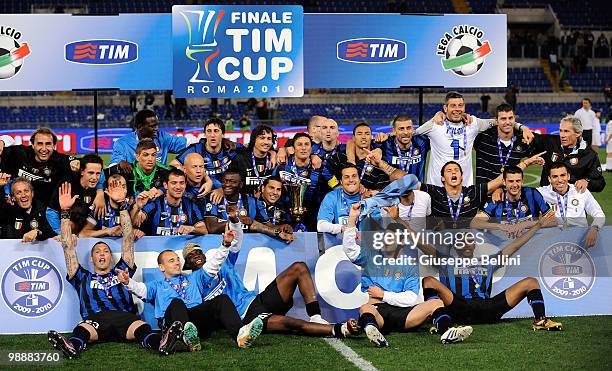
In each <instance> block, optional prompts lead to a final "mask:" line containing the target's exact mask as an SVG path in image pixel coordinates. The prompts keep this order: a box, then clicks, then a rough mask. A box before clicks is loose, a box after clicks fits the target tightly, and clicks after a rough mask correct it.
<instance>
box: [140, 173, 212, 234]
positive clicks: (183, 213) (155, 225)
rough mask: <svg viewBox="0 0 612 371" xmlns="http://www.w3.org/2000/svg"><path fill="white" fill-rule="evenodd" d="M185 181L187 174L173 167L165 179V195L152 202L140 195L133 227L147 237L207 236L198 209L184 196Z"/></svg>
mask: <svg viewBox="0 0 612 371" xmlns="http://www.w3.org/2000/svg"><path fill="white" fill-rule="evenodd" d="M185 179H186V178H185V173H183V172H182V171H181V170H178V169H175V168H171V169H170V171H169V172H168V175H167V176H166V179H165V180H164V188H165V189H166V194H165V195H163V196H161V197H158V198H156V199H155V200H153V201H149V202H147V200H148V197H147V196H144V195H142V194H141V195H139V196H138V198H137V199H136V203H135V205H134V207H133V208H132V212H131V216H132V220H133V221H134V225H136V226H138V227H139V229H140V230H141V231H143V232H144V233H145V234H146V235H147V236H175V235H187V234H206V233H208V231H207V230H206V225H205V223H204V218H203V217H202V214H201V213H200V210H199V208H198V207H197V205H196V204H195V203H194V202H193V201H192V200H190V199H189V198H187V197H185V196H184V194H185V187H186V181H185Z"/></svg>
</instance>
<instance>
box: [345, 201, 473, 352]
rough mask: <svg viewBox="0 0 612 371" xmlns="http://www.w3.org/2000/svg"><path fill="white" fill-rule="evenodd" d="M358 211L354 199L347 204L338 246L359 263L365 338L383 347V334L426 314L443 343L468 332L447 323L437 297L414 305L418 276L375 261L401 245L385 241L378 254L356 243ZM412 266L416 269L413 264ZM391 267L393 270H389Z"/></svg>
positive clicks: (416, 321) (421, 320)
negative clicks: (364, 301) (364, 297)
mask: <svg viewBox="0 0 612 371" xmlns="http://www.w3.org/2000/svg"><path fill="white" fill-rule="evenodd" d="M360 212H361V207H360V205H359V204H358V203H355V204H353V205H351V210H350V213H349V220H348V225H347V229H346V230H345V231H344V236H343V238H342V248H343V249H344V252H345V254H346V255H347V256H348V258H349V259H350V260H351V261H352V262H353V263H355V264H358V265H360V266H361V267H362V274H361V289H362V290H364V291H367V293H368V296H369V298H368V303H367V304H363V305H362V306H361V307H360V308H359V314H360V317H359V325H360V326H361V327H362V328H363V330H364V331H365V333H366V336H367V337H368V339H370V341H371V342H372V343H373V344H374V345H376V346H378V347H386V346H388V343H387V340H386V339H385V337H384V336H383V334H387V333H390V332H392V331H407V330H414V329H417V328H418V327H419V326H420V325H421V324H423V323H425V321H427V320H428V319H429V318H430V317H431V318H433V323H434V325H435V326H436V327H437V332H438V333H442V334H443V335H442V337H441V340H442V343H443V344H450V343H457V342H460V341H463V340H465V339H466V338H467V337H468V336H470V334H471V333H472V328H471V327H469V326H465V327H456V328H455V327H450V325H451V316H449V314H448V313H447V310H446V308H445V307H444V303H442V301H441V300H429V301H426V302H424V303H421V304H418V305H417V303H416V302H417V299H418V298H417V296H418V295H417V293H418V290H419V281H418V279H417V277H418V276H416V275H414V274H410V273H409V272H407V271H406V269H402V268H403V267H401V266H399V267H398V266H396V265H392V264H391V263H389V264H384V265H386V266H384V265H383V266H381V265H380V263H377V261H378V262H380V261H383V260H382V258H396V257H397V256H403V255H402V254H400V253H401V250H402V249H401V248H400V249H399V250H396V248H397V245H396V244H385V246H384V247H383V249H382V251H381V253H382V254H381V253H379V252H378V251H377V252H373V253H371V254H369V253H368V251H366V250H365V249H362V248H361V247H360V246H359V245H357V242H356V235H357V228H356V222H357V217H358V216H359V213H360ZM394 225H395V226H398V225H397V224H392V225H390V226H389V227H387V228H388V229H393V226H394ZM398 227H399V226H398ZM379 257H380V259H376V258H379ZM413 267H414V268H416V269H417V271H418V266H416V264H415V265H413ZM390 268H393V269H390ZM397 268H399V269H397ZM408 269H410V268H408ZM392 270H394V271H395V272H393V273H391V271H392Z"/></svg>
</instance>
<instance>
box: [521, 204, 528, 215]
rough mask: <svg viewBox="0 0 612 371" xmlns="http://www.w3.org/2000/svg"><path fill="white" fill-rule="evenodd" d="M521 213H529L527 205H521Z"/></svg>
mask: <svg viewBox="0 0 612 371" xmlns="http://www.w3.org/2000/svg"><path fill="white" fill-rule="evenodd" d="M521 211H522V212H524V213H526V212H527V205H521Z"/></svg>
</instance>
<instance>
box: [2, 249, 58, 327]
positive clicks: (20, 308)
mask: <svg viewBox="0 0 612 371" xmlns="http://www.w3.org/2000/svg"><path fill="white" fill-rule="evenodd" d="M62 286H63V284H62V277H61V276H60V274H59V271H58V270H57V268H56V267H55V266H54V265H53V263H51V262H49V261H48V260H46V259H43V258H38V257H27V258H22V259H19V260H17V261H15V262H14V263H13V264H11V265H10V266H9V267H8V269H7V270H6V271H5V272H4V275H3V277H2V296H3V297H4V302H5V303H6V305H7V306H8V307H9V308H11V310H12V311H13V312H15V313H17V314H19V315H20V316H24V317H41V316H44V315H45V314H47V313H49V312H51V311H52V310H53V308H55V307H56V305H57V303H58V302H59V300H60V299H61V297H62Z"/></svg>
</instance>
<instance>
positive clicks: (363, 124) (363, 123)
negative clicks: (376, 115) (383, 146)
mask: <svg viewBox="0 0 612 371" xmlns="http://www.w3.org/2000/svg"><path fill="white" fill-rule="evenodd" d="M363 126H365V127H367V128H368V129H370V132H372V128H371V127H370V125H368V124H366V123H365V122H360V123H359V124H357V125H355V127H354V128H353V136H354V135H355V132H356V131H357V129H359V128H360V127H363Z"/></svg>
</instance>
